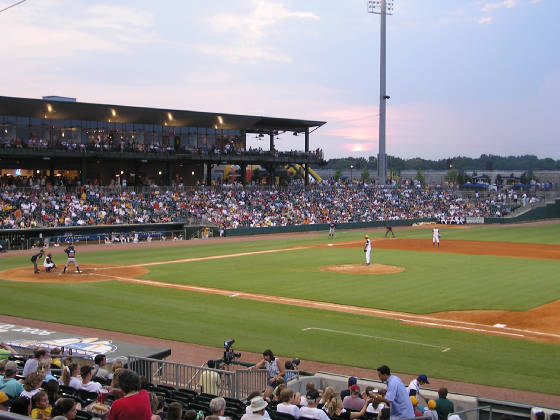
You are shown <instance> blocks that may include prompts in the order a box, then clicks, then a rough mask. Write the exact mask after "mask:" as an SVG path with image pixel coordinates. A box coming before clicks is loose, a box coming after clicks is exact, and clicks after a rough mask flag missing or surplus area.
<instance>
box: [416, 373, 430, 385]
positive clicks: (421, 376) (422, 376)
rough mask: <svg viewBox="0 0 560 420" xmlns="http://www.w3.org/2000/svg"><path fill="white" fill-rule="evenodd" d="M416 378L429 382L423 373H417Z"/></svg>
mask: <svg viewBox="0 0 560 420" xmlns="http://www.w3.org/2000/svg"><path fill="white" fill-rule="evenodd" d="M418 380H419V381H422V382H425V383H427V384H429V382H428V377H427V376H426V375H424V374H421V375H418Z"/></svg>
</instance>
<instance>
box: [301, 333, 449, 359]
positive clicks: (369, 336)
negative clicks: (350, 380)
mask: <svg viewBox="0 0 560 420" xmlns="http://www.w3.org/2000/svg"><path fill="white" fill-rule="evenodd" d="M301 330H302V331H312V330H315V331H325V332H332V333H335V334H345V335H354V336H356V337H366V338H375V339H378V340H385V341H397V342H399V343H406V344H415V345H417V346H424V347H434V348H436V349H442V350H441V352H442V353H445V352H446V351H449V350H451V347H443V346H436V345H434V344H426V343H418V342H416V341H408V340H399V339H397V338H389V337H381V336H378V335H368V334H359V333H353V332H348V331H339V330H330V329H328V328H315V327H309V328H302V329H301Z"/></svg>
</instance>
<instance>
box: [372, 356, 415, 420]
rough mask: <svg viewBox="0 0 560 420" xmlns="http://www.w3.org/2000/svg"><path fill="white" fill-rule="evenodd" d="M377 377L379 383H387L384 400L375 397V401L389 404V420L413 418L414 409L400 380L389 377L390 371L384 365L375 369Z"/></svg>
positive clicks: (395, 377) (392, 376)
mask: <svg viewBox="0 0 560 420" xmlns="http://www.w3.org/2000/svg"><path fill="white" fill-rule="evenodd" d="M377 375H378V376H379V379H380V380H381V381H383V382H387V392H386V393H385V397H384V398H383V397H377V398H376V401H377V402H385V403H389V404H390V407H391V420H394V419H408V418H413V417H414V408H413V407H412V403H411V402H410V398H409V397H408V392H406V388H405V386H404V384H403V383H402V381H401V380H400V378H398V377H397V376H394V375H391V369H389V366H386V365H383V366H379V367H378V368H377Z"/></svg>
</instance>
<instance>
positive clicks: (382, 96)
mask: <svg viewBox="0 0 560 420" xmlns="http://www.w3.org/2000/svg"><path fill="white" fill-rule="evenodd" d="M367 11H368V13H375V14H377V15H381V36H380V48H379V153H378V154H377V183H378V184H381V185H385V182H386V180H387V153H386V152H385V120H386V118H385V117H386V113H385V109H386V105H387V99H389V96H387V92H386V77H385V72H386V67H387V66H386V63H385V58H386V42H385V38H386V37H385V35H386V32H387V31H386V18H387V15H392V14H393V0H368V3H367Z"/></svg>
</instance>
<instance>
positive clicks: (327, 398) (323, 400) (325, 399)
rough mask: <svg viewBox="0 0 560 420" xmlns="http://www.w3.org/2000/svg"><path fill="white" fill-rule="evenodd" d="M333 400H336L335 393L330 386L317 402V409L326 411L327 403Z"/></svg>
mask: <svg viewBox="0 0 560 420" xmlns="http://www.w3.org/2000/svg"><path fill="white" fill-rule="evenodd" d="M333 398H336V392H334V389H333V388H332V387H330V386H328V387H326V388H325V391H324V392H323V395H322V396H321V400H320V401H319V404H317V408H322V409H323V410H325V411H327V410H326V407H327V404H328V403H329V401H330V400H331V399H333Z"/></svg>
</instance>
